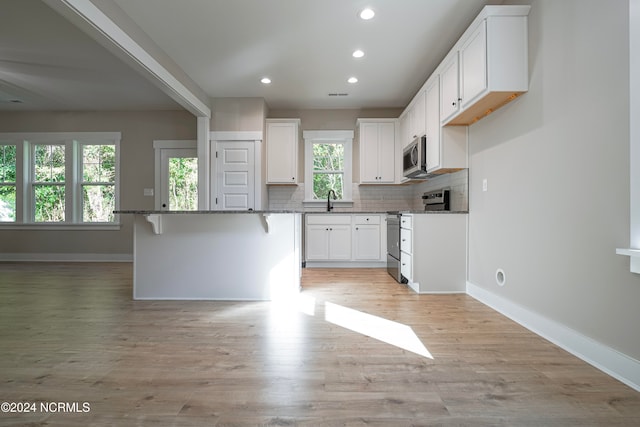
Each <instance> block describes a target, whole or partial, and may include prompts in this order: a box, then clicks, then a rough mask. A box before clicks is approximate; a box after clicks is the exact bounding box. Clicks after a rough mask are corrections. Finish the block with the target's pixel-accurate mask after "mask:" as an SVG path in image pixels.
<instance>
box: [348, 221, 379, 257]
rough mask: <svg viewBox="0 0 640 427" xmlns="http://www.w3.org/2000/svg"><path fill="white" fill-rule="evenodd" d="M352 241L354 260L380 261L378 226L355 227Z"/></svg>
mask: <svg viewBox="0 0 640 427" xmlns="http://www.w3.org/2000/svg"><path fill="white" fill-rule="evenodd" d="M353 239H354V241H353V250H354V258H355V259H356V260H378V259H380V226H379V225H373V224H372V225H368V224H363V225H356V226H355V228H354V233H353Z"/></svg>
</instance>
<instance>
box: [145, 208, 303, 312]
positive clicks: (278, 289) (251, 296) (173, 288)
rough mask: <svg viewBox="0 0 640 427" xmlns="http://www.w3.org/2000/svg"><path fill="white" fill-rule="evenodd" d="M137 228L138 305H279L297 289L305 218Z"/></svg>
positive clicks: (255, 217)
mask: <svg viewBox="0 0 640 427" xmlns="http://www.w3.org/2000/svg"><path fill="white" fill-rule="evenodd" d="M160 215H161V216H162V234H155V233H154V231H153V229H152V227H151V226H150V225H149V223H148V222H147V219H146V218H145V216H144V215H142V214H137V215H135V222H134V284H133V297H134V299H147V300H163V299H171V300H179V299H184V300H192V299H193V300H274V299H279V298H283V297H287V296H291V295H295V294H297V293H298V292H299V289H300V275H301V258H300V241H301V237H300V236H301V215H300V214H296V213H286V214H271V215H269V226H268V232H267V231H266V230H265V224H264V218H263V215H262V214H260V213H255V214H251V213H245V214H215V213H212V214H204V215H193V214H160Z"/></svg>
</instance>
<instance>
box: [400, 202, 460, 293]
mask: <svg viewBox="0 0 640 427" xmlns="http://www.w3.org/2000/svg"><path fill="white" fill-rule="evenodd" d="M466 245H467V215H466V214H429V213H426V214H415V215H402V219H401V229H400V250H401V252H400V264H401V265H400V272H401V273H402V275H403V276H404V277H405V278H406V279H407V280H408V285H409V287H410V288H411V289H413V290H414V291H416V292H418V293H457V292H465V290H466V280H467V250H466V247H467V246H466Z"/></svg>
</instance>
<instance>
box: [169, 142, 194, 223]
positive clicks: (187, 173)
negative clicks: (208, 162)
mask: <svg viewBox="0 0 640 427" xmlns="http://www.w3.org/2000/svg"><path fill="white" fill-rule="evenodd" d="M160 209H161V210H174V211H176V210H178V211H191V210H197V209H198V154H197V150H196V149H195V148H162V149H161V150H160Z"/></svg>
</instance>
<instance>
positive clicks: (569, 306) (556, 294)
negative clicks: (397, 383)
mask: <svg viewBox="0 0 640 427" xmlns="http://www.w3.org/2000/svg"><path fill="white" fill-rule="evenodd" d="M531 4H532V9H531V13H530V16H529V27H530V29H529V36H530V44H529V46H530V47H529V48H530V52H529V59H530V88H529V92H528V93H527V94H525V95H523V96H521V97H520V98H518V99H516V100H515V101H514V102H512V103H511V104H509V105H507V106H506V107H504V108H503V109H501V110H498V111H497V112H495V113H493V114H492V115H490V116H489V117H487V118H485V119H483V120H481V121H480V122H478V123H476V124H474V125H472V126H471V127H470V128H469V161H470V163H469V167H470V176H469V195H470V201H469V203H470V206H469V209H470V217H469V281H470V282H471V283H473V284H475V285H478V286H480V287H482V288H485V289H486V290H488V291H490V292H493V293H495V294H497V295H499V296H501V297H503V298H506V299H508V300H510V301H512V302H513V303H515V304H519V305H521V306H524V307H526V308H528V309H530V310H532V311H534V312H537V313H538V314H541V315H543V316H545V317H547V318H550V319H552V320H555V321H557V322H560V323H562V324H564V325H566V326H568V327H569V328H572V329H574V330H576V331H578V332H580V333H582V334H584V335H586V336H588V337H591V338H593V339H595V340H596V341H599V342H601V343H604V344H606V345H608V346H610V347H612V348H615V349H617V350H619V351H621V352H622V353H625V354H626V355H628V356H631V357H633V358H635V359H638V360H640V339H638V332H637V325H639V324H640V310H638V301H640V276H639V275H634V274H631V273H629V259H628V258H627V257H623V256H619V255H616V254H615V249H616V248H617V247H628V244H629V51H628V48H629V24H628V8H629V3H628V2H627V1H607V2H604V1H601V0H563V1H557V0H538V1H532V2H531ZM485 178H486V179H487V180H488V191H487V192H483V191H482V180H483V179H485ZM498 268H502V269H504V271H505V273H506V283H505V285H504V287H499V286H498V285H497V284H496V280H495V272H496V269H498Z"/></svg>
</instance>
